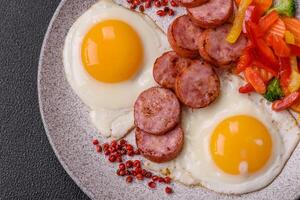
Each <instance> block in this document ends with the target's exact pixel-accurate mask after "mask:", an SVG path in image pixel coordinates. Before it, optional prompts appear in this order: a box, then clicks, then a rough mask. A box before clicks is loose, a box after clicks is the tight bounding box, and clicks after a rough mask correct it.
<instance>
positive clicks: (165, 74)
mask: <svg viewBox="0 0 300 200" xmlns="http://www.w3.org/2000/svg"><path fill="white" fill-rule="evenodd" d="M190 62H191V60H190V59H186V58H183V57H181V56H178V55H177V54H176V52H174V51H168V52H166V53H164V54H163V55H161V56H160V57H159V58H157V59H156V61H155V63H154V67H153V77H154V80H155V81H156V82H157V83H158V84H159V85H160V86H162V87H164V88H169V89H174V87H175V80H176V77H177V75H178V73H180V72H181V71H182V69H183V68H185V67H187V66H189V65H190Z"/></svg>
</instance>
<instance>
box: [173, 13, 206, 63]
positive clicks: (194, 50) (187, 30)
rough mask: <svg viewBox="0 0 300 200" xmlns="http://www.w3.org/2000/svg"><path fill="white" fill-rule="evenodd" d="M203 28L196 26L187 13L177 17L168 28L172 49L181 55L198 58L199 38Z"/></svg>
mask: <svg viewBox="0 0 300 200" xmlns="http://www.w3.org/2000/svg"><path fill="white" fill-rule="evenodd" d="M202 31H203V30H202V29H201V28H199V27H197V26H195V25H194V23H193V22H192V21H191V19H190V18H189V17H188V16H187V15H183V16H180V17H177V18H176V19H175V20H174V21H173V22H172V24H170V26H169V28H168V33H167V36H168V40H169V43H170V45H171V47H172V49H173V50H174V51H175V52H176V53H177V54H178V55H180V56H182V57H187V58H196V57H198V56H199V52H198V38H199V36H200V34H201V33H202Z"/></svg>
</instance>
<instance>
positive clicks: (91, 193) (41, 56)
mask: <svg viewBox="0 0 300 200" xmlns="http://www.w3.org/2000/svg"><path fill="white" fill-rule="evenodd" d="M68 1H69V0H62V1H61V2H60V3H59V5H58V7H57V9H56V11H55V13H54V15H53V17H52V19H51V21H50V23H49V26H48V29H47V31H46V34H45V37H44V40H43V44H42V47H41V52H40V59H39V64H38V76H37V90H38V101H39V109H40V113H41V118H42V122H43V125H44V129H45V132H46V135H47V138H48V140H49V143H50V145H51V146H52V149H53V151H54V153H55V155H56V157H57V158H58V160H59V162H60V164H61V165H62V166H63V168H64V169H65V171H66V172H67V174H68V175H69V176H70V177H71V178H72V179H73V181H74V182H75V183H76V184H77V185H78V186H79V188H80V189H81V190H82V191H83V192H84V193H85V194H86V195H87V196H88V197H89V198H91V199H94V194H93V192H92V191H90V190H89V189H88V188H87V187H85V185H84V183H83V182H82V181H80V180H79V177H77V176H76V175H74V174H73V172H72V170H71V169H70V167H69V166H68V164H67V163H66V162H65V160H64V158H63V157H62V156H61V155H60V153H59V151H58V150H57V147H56V146H55V145H54V142H53V139H52V137H51V134H50V132H49V129H48V124H47V122H46V120H45V115H44V110H43V103H42V96H41V82H40V80H41V68H42V65H43V57H44V55H45V51H46V49H45V47H46V46H47V42H48V39H49V36H50V33H51V31H52V29H53V26H54V22H55V21H56V19H57V17H58V15H59V14H60V12H61V9H62V7H63V6H64V5H65V3H67V2H68ZM296 149H299V144H298V147H296V148H295V150H294V151H296ZM234 196H235V195H234ZM236 197H241V196H240V195H236Z"/></svg>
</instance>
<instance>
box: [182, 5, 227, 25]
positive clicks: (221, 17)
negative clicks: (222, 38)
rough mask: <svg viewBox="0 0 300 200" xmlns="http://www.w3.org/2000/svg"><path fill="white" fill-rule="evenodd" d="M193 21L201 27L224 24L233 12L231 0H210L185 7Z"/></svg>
mask: <svg viewBox="0 0 300 200" xmlns="http://www.w3.org/2000/svg"><path fill="white" fill-rule="evenodd" d="M187 12H188V15H189V16H190V17H191V19H192V20H193V22H194V23H195V24H197V25H198V26H200V27H202V28H215V27H217V26H220V25H221V24H224V23H225V22H226V21H227V20H228V19H229V18H230V16H231V15H232V13H233V1H232V0H210V1H209V2H207V3H205V4H203V5H201V6H198V7H194V8H188V9H187Z"/></svg>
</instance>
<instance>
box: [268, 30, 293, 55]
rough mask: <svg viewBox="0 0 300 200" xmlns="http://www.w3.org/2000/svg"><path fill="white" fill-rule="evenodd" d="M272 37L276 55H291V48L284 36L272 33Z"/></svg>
mask: <svg viewBox="0 0 300 200" xmlns="http://www.w3.org/2000/svg"><path fill="white" fill-rule="evenodd" d="M270 38H271V41H270V42H271V46H272V48H273V50H274V53H275V55H277V56H278V57H289V56H290V55H291V50H290V48H289V46H288V45H287V44H286V42H285V41H284V39H283V38H281V37H279V36H277V35H274V34H270Z"/></svg>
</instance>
